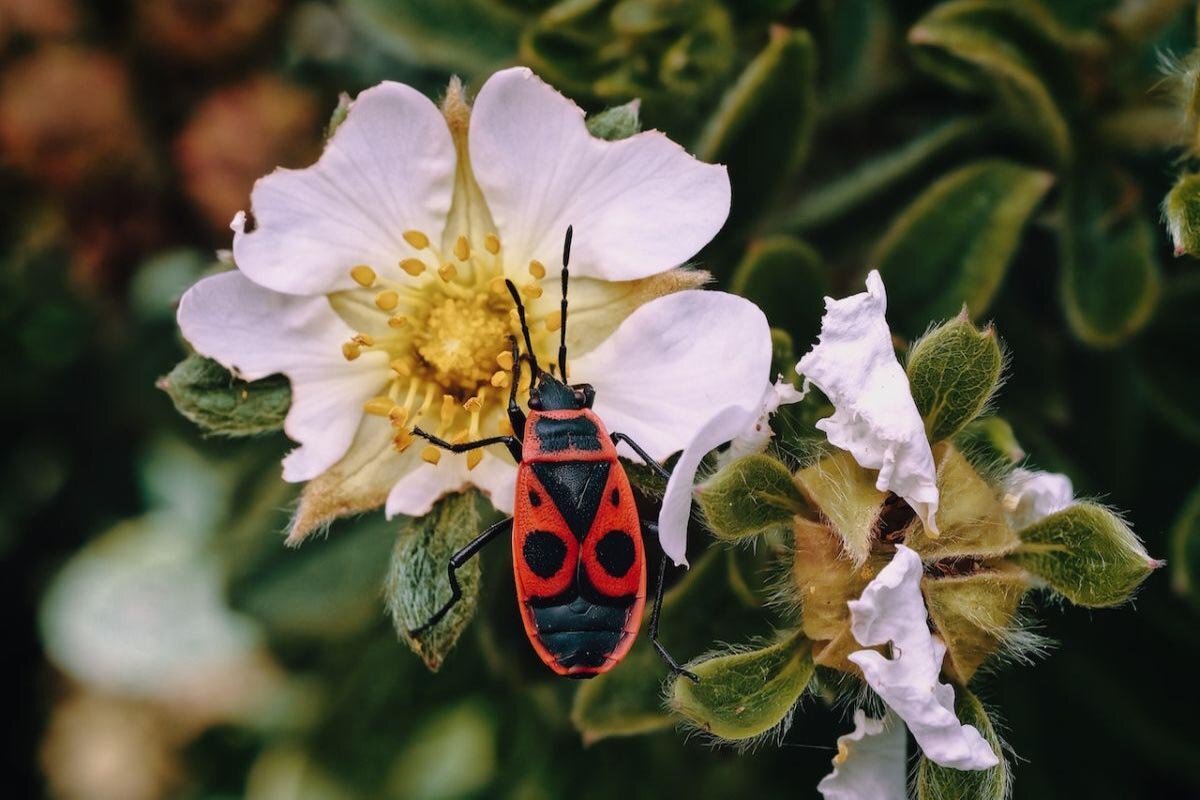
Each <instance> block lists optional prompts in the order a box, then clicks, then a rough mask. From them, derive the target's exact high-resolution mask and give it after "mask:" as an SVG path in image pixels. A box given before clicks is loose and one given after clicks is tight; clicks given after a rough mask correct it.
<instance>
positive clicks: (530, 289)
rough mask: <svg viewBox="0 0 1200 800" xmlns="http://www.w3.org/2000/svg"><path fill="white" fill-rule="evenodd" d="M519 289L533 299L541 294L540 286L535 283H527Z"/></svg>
mask: <svg viewBox="0 0 1200 800" xmlns="http://www.w3.org/2000/svg"><path fill="white" fill-rule="evenodd" d="M521 291H523V292H524V293H525V294H526V295H528V296H529V297H531V298H533V299H534V300H537V299H538V298H539V297H541V296H542V287H541V286H539V285H538V284H536V283H530V284H527V285H526V286H524V287H522V288H521Z"/></svg>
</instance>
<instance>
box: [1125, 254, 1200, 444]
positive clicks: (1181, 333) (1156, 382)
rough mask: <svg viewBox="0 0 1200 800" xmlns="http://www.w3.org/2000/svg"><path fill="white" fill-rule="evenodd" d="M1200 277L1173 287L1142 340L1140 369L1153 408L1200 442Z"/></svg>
mask: <svg viewBox="0 0 1200 800" xmlns="http://www.w3.org/2000/svg"><path fill="white" fill-rule="evenodd" d="M1197 308H1200V275H1187V276H1185V277H1183V278H1181V279H1177V280H1175V281H1174V282H1172V283H1170V284H1168V287H1167V291H1166V292H1164V293H1163V303H1162V306H1161V307H1160V308H1159V310H1158V313H1157V314H1155V315H1154V321H1153V322H1152V323H1151V324H1150V326H1149V327H1148V328H1147V329H1146V332H1145V333H1144V334H1143V335H1142V336H1140V337H1138V340H1137V360H1136V367H1137V370H1138V376H1139V378H1140V382H1141V384H1142V385H1143V386H1144V387H1145V390H1146V394H1147V396H1148V397H1149V399H1150V402H1151V403H1152V404H1153V405H1154V408H1155V409H1156V410H1157V411H1158V412H1159V413H1160V414H1161V415H1162V416H1163V417H1164V418H1165V419H1166V420H1167V421H1168V422H1169V423H1171V425H1173V426H1174V427H1175V429H1176V430H1178V431H1179V432H1180V433H1183V434H1184V435H1185V436H1187V437H1189V438H1190V439H1192V440H1193V441H1200V403H1197V402H1196V398H1197V397H1200V371H1197V370H1196V367H1195V365H1196V364H1200V337H1198V336H1197V335H1196V309H1197Z"/></svg>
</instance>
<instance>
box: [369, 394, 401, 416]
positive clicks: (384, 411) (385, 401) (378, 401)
mask: <svg viewBox="0 0 1200 800" xmlns="http://www.w3.org/2000/svg"><path fill="white" fill-rule="evenodd" d="M395 405H396V401H395V400H393V399H392V398H390V397H372V398H371V399H370V400H368V401H367V402H365V403H363V411H365V412H367V413H368V414H371V415H373V416H376V417H386V416H388V414H389V413H391V410H392V408H393V407H395Z"/></svg>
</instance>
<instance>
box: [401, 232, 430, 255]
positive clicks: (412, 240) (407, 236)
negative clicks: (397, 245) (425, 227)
mask: <svg viewBox="0 0 1200 800" xmlns="http://www.w3.org/2000/svg"><path fill="white" fill-rule="evenodd" d="M402 235H403V236H404V241H406V242H408V243H409V244H411V245H412V246H413V247H415V248H417V249H418V250H424V249H425V248H426V247H429V237H428V236H426V235H425V234H423V233H421V232H420V231H405V232H404V233H403V234H402Z"/></svg>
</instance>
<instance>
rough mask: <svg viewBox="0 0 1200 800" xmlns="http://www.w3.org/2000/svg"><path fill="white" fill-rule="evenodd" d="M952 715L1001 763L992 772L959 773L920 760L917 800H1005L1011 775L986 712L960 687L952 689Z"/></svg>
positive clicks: (969, 771) (969, 693)
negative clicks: (971, 728)
mask: <svg viewBox="0 0 1200 800" xmlns="http://www.w3.org/2000/svg"><path fill="white" fill-rule="evenodd" d="M954 713H955V714H956V715H957V716H958V719H959V721H960V722H962V724H964V725H972V726H974V727H975V729H976V730H978V731H979V733H980V734H981V735H982V736H983V738H984V740H985V741H986V742H987V743H988V744H989V745H991V748H992V751H993V752H995V754H996V757H997V758H998V759H1000V763H999V764H997V765H996V766H994V767H992V768H991V769H983V770H960V769H953V768H951V767H943V766H941V765H939V764H935V763H934V762H932V761H930V760H929V759H928V758H926V757H925V756H921V760H920V763H919V764H918V766H917V800H1005V799H1006V798H1007V797H1008V793H1009V791H1010V789H1011V787H1012V772H1011V770H1010V769H1009V766H1008V761H1007V759H1005V757H1004V743H1003V742H1001V741H1000V736H999V735H998V734H997V733H996V728H995V726H994V725H992V721H991V719H990V718H989V717H988V713H987V710H986V709H984V707H983V704H982V703H980V702H979V698H978V697H976V696H975V695H973V694H971V692H968V691H967V690H966V689H963V688H961V687H959V688H958V689H955V698H954Z"/></svg>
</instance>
